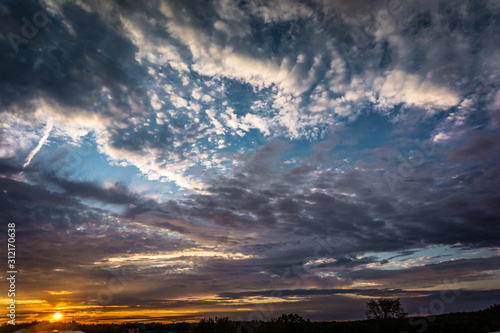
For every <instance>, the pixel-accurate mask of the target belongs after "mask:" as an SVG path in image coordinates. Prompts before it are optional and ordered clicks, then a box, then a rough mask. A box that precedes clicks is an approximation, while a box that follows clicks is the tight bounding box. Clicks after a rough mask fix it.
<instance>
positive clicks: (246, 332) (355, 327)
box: [0, 305, 500, 333]
mask: <svg viewBox="0 0 500 333" xmlns="http://www.w3.org/2000/svg"><path fill="white" fill-rule="evenodd" d="M23 328H24V329H27V330H23V331H22V332H21V333H35V332H37V331H40V330H59V331H63V330H80V331H84V332H86V333H128V329H129V328H139V333H169V332H177V333H232V332H237V333H342V332H349V333H358V332H359V333H365V332H366V333H368V332H369V333H376V332H384V333H391V332H394V333H401V332H407V333H414V332H418V333H425V332H428V333H441V332H459V333H462V332H463V333H466V332H467V333H468V332H474V333H475V332H493V331H499V330H500V305H493V306H491V307H489V308H488V309H485V310H481V311H475V312H457V313H451V314H444V315H439V316H428V317H410V318H404V319H382V320H377V319H370V320H358V321H348V322H335V321H333V322H311V321H310V320H309V319H303V318H302V317H300V316H299V315H296V314H287V315H281V316H279V317H277V318H273V319H271V320H269V321H266V322H258V321H254V322H237V321H232V320H229V319H228V318H227V317H223V318H218V317H216V318H215V319H212V318H209V319H202V320H200V321H199V322H197V323H184V322H182V323H175V324H164V323H125V324H80V323H75V322H73V323H48V322H33V323H25V324H19V325H15V326H12V325H6V324H4V325H2V326H1V327H0V333H14V332H16V331H19V330H21V329H23Z"/></svg>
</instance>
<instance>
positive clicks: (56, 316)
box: [52, 312, 62, 320]
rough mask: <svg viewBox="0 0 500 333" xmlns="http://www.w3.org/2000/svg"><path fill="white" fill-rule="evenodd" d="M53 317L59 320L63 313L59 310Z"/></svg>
mask: <svg viewBox="0 0 500 333" xmlns="http://www.w3.org/2000/svg"><path fill="white" fill-rule="evenodd" d="M52 317H54V319H56V320H59V319H61V318H62V314H60V313H59V312H58V313H56V314H55V315H53V316H52Z"/></svg>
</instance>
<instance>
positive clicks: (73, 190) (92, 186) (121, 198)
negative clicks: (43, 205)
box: [44, 174, 140, 204]
mask: <svg viewBox="0 0 500 333" xmlns="http://www.w3.org/2000/svg"><path fill="white" fill-rule="evenodd" d="M44 180H45V181H46V182H47V183H51V184H54V185H57V186H58V187H60V188H61V189H62V190H63V191H64V192H65V194H66V195H68V196H71V197H80V198H91V199H95V200H98V201H100V202H102V203H111V204H133V203H138V202H139V200H140V199H139V198H138V197H137V196H134V195H133V194H131V193H129V191H128V189H127V188H125V187H124V186H123V185H122V184H119V183H117V184H115V185H114V186H113V187H110V188H103V187H102V186H101V185H100V184H97V183H95V182H90V181H71V180H67V179H62V178H60V177H57V176H56V175H54V174H48V175H45V176H44Z"/></svg>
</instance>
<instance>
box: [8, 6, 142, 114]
mask: <svg viewBox="0 0 500 333" xmlns="http://www.w3.org/2000/svg"><path fill="white" fill-rule="evenodd" d="M1 12H2V16H3V19H2V21H3V22H4V23H6V24H3V25H2V34H3V35H4V37H5V36H8V35H9V34H10V33H15V34H17V35H21V36H22V27H23V24H24V23H23V21H22V19H23V18H27V19H28V20H31V18H32V17H33V15H34V14H35V13H41V14H40V15H44V16H45V17H47V20H48V23H47V24H46V25H45V26H43V27H40V28H39V29H38V31H37V33H36V35H35V36H34V37H33V38H30V39H29V40H28V41H27V43H22V44H20V45H19V50H18V52H17V53H16V52H14V51H12V46H11V43H10V41H9V40H8V39H7V38H4V39H2V41H1V45H0V48H1V49H2V50H4V52H2V53H1V54H2V55H1V58H0V63H2V66H1V68H0V75H1V77H2V81H1V83H0V87H1V88H0V90H1V96H0V97H1V101H2V106H3V107H2V108H3V109H4V110H5V109H9V108H10V107H11V106H12V105H14V106H17V108H16V109H17V110H19V111H18V112H28V111H30V110H32V106H30V103H34V102H36V99H37V98H39V97H42V98H46V99H49V100H50V99H52V100H55V101H57V103H59V104H61V105H63V106H69V107H83V109H86V110H87V111H89V112H93V111H96V112H103V111H104V110H102V109H101V110H98V109H97V107H99V106H102V104H103V103H99V101H100V100H102V98H103V96H102V91H101V88H103V87H107V88H108V89H110V94H111V95H112V96H113V98H114V103H116V106H118V107H120V108H122V109H126V108H127V107H128V103H127V100H126V98H127V95H129V94H130V93H134V90H135V88H136V87H137V86H138V85H139V84H140V83H141V82H142V77H143V76H144V74H143V73H142V70H141V68H140V67H138V66H137V64H136V61H135V52H136V49H135V46H134V45H133V44H132V43H131V42H130V41H129V40H127V39H126V38H124V37H123V36H122V35H121V34H120V32H119V31H118V30H119V29H118V30H117V28H116V27H113V26H112V25H110V24H108V23H106V22H103V21H102V20H101V19H100V18H99V16H98V15H97V14H94V13H88V12H86V11H84V10H83V9H82V8H80V7H78V6H75V5H74V4H72V3H71V2H70V1H67V2H64V4H63V6H62V13H63V15H64V21H61V18H60V17H58V16H51V15H50V14H49V12H47V11H46V9H45V8H42V7H40V5H38V4H37V3H36V2H35V1H28V2H26V3H22V4H21V3H18V2H15V1H8V2H7V3H4V4H3V5H2V11H1ZM65 24H66V25H65ZM68 25H69V26H71V28H72V31H71V32H70V31H68ZM124 87H126V89H125V90H123V88H124ZM130 89H132V91H131V90H130ZM94 107H96V109H94Z"/></svg>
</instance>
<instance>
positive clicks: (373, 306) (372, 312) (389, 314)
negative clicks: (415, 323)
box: [365, 298, 408, 319]
mask: <svg viewBox="0 0 500 333" xmlns="http://www.w3.org/2000/svg"><path fill="white" fill-rule="evenodd" d="M366 308H367V309H366V312H365V314H366V317H367V318H368V319H390V318H404V317H406V316H407V315H408V314H407V313H406V312H404V310H403V307H402V306H401V303H400V302H399V298H398V299H397V300H392V299H389V298H380V299H377V300H371V301H369V302H368V303H366Z"/></svg>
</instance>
